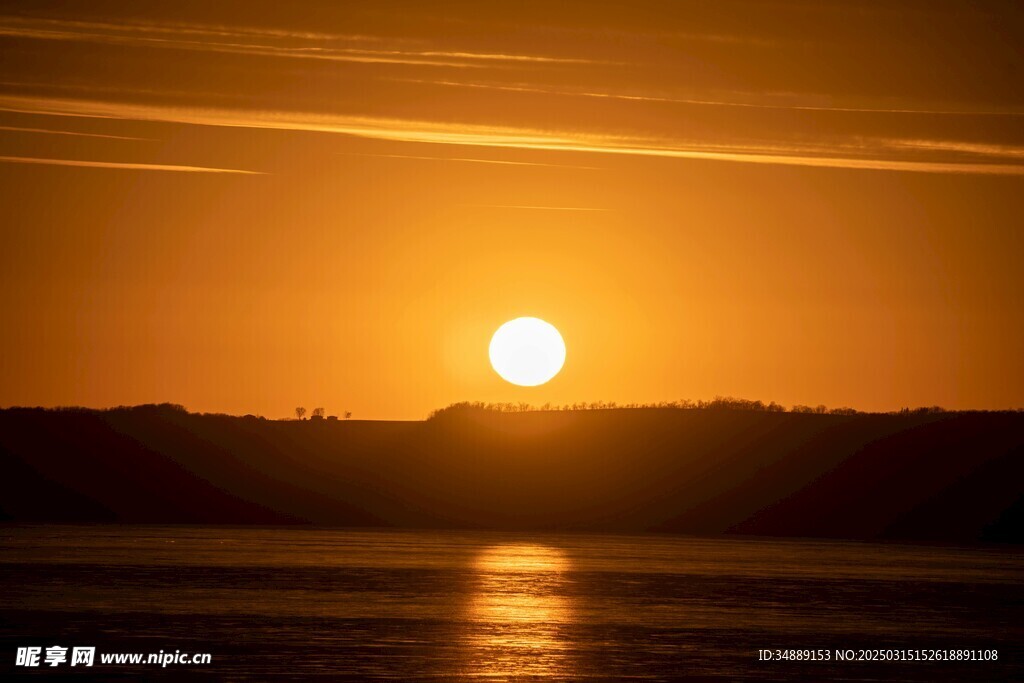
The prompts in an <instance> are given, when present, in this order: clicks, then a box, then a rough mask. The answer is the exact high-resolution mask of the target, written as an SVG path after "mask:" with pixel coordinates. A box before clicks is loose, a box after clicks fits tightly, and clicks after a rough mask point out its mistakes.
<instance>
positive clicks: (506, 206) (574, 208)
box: [459, 204, 611, 211]
mask: <svg viewBox="0 0 1024 683" xmlns="http://www.w3.org/2000/svg"><path fill="white" fill-rule="evenodd" d="M459 206H472V207H475V208H479V209H526V210H528V211H611V209H599V208H594V207H590V206H530V205H526V204H459Z"/></svg>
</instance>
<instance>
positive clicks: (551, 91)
mask: <svg viewBox="0 0 1024 683" xmlns="http://www.w3.org/2000/svg"><path fill="white" fill-rule="evenodd" d="M391 80H394V81H396V82H399V83H420V84H424V85H439V86H443V87H450V88H473V89H478V90H493V91H499V92H518V93H529V94H537V95H554V96H556V97H589V98H594V99H603V100H622V101H627V102H656V103H667V104H684V105H696V106H706V107H735V108H738V109H770V110H777V111H817V112H838V113H850V114H916V115H925V116H1009V117H1020V116H1024V111H1020V110H1016V109H1005V110H991V109H975V110H972V109H941V108H926V107H919V108H914V107H825V106H819V105H810V104H771V103H766V102H737V101H734V100H722V99H709V98H687V97H664V96H658V95H629V94H624V93H615V92H601V91H593V90H565V89H561V88H545V87H542V86H539V85H531V84H523V83H517V84H512V85H505V84H499V83H479V82H472V81H452V80H443V79H420V78H394V79H391Z"/></svg>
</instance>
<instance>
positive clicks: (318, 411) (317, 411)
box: [313, 408, 324, 420]
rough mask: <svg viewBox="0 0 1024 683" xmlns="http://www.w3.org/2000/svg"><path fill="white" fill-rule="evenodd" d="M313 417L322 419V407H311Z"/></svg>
mask: <svg viewBox="0 0 1024 683" xmlns="http://www.w3.org/2000/svg"><path fill="white" fill-rule="evenodd" d="M313 419H314V420H322V419H324V409H323V408H313Z"/></svg>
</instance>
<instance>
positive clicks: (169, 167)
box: [0, 156, 263, 175]
mask: <svg viewBox="0 0 1024 683" xmlns="http://www.w3.org/2000/svg"><path fill="white" fill-rule="evenodd" d="M0 162H6V163H12V164H41V165H44V166H77V167H81V168H119V169H129V170H133V171H176V172H180V173H241V174H244V175H263V173H261V172H260V171H243V170H240V169H237V168H211V167H209V166H178V165H175V164H142V163H130V162H121V161H85V160H82V159H42V158H38V157H9V156H0Z"/></svg>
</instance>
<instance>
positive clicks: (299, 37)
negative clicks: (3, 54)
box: [0, 17, 599, 68]
mask: <svg viewBox="0 0 1024 683" xmlns="http://www.w3.org/2000/svg"><path fill="white" fill-rule="evenodd" d="M0 36H7V37H12V38H26V39H35V40H55V41H74V42H83V43H97V44H106V45H125V46H135V47H155V48H169V49H177V50H189V51H200V52H221V53H230V54H242V55H254V56H263V57H281V58H288V59H315V60H326V61H336V62H352V63H364V64H403V65H413V66H441V67H453V68H484V67H488V66H491V67H493V66H501V65H512V64H595V63H599V62H595V61H592V60H587V59H576V58H568V57H552V56H547V55H532V54H511V53H510V54H506V53H490V52H473V51H465V50H441V49H412V48H411V47H402V48H399V47H388V48H385V47H383V46H381V47H376V48H371V47H366V46H365V44H366V43H368V42H374V41H380V42H382V43H384V44H385V45H391V46H394V45H396V44H397V45H402V44H403V43H406V42H407V41H402V40H399V41H396V42H393V41H391V40H389V39H387V38H385V37H377V38H373V37H370V36H363V35H334V36H332V35H329V34H306V33H298V32H281V31H277V32H272V31H261V30H256V29H252V30H242V31H237V30H235V31H233V30H227V29H221V28H218V27H203V26H192V25H181V24H167V25H159V24H140V23H125V24H112V23H96V22H81V21H60V20H54V19H34V18H26V17H0ZM255 39H263V41H262V42H255ZM275 41H276V42H275ZM353 42H355V43H361V44H362V45H361V46H358V47H356V46H345V45H344V44H345V43H353Z"/></svg>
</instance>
